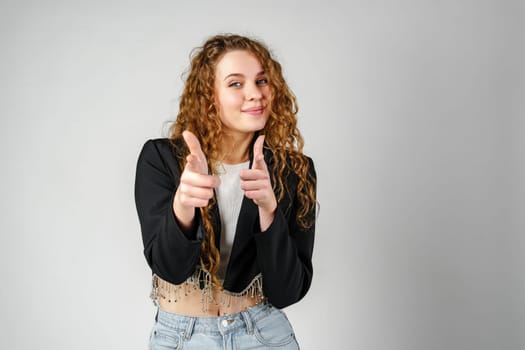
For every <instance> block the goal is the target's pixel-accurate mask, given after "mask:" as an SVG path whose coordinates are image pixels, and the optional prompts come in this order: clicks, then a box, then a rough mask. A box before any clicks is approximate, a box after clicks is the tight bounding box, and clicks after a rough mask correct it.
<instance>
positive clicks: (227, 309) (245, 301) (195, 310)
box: [158, 278, 264, 317]
mask: <svg viewBox="0 0 525 350" xmlns="http://www.w3.org/2000/svg"><path fill="white" fill-rule="evenodd" d="M159 280H160V278H159ZM161 281H162V282H163V283H166V284H168V285H169V283H168V282H166V281H164V280H161ZM172 286H174V285H172ZM174 287H175V286H174ZM212 293H213V298H212V299H211V301H209V302H206V303H204V302H203V294H202V290H200V289H198V288H193V287H190V288H187V289H186V290H185V292H184V293H180V295H179V296H178V298H177V300H176V301H174V300H171V299H170V298H169V297H168V298H165V297H159V300H158V302H159V306H160V308H161V309H162V310H164V311H167V312H172V313H176V314H179V315H185V316H192V317H211V316H223V315H229V314H234V313H238V312H241V311H243V310H245V309H247V308H249V307H252V306H255V305H257V304H260V303H261V302H263V301H264V297H263V296H260V295H242V296H236V295H231V294H227V293H226V292H224V291H223V290H220V289H219V288H214V289H213V291H212Z"/></svg>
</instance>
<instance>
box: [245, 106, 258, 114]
mask: <svg viewBox="0 0 525 350" xmlns="http://www.w3.org/2000/svg"><path fill="white" fill-rule="evenodd" d="M241 112H243V113H248V114H251V115H261V114H262V113H263V112H264V107H263V106H260V107H251V108H246V109H242V110H241Z"/></svg>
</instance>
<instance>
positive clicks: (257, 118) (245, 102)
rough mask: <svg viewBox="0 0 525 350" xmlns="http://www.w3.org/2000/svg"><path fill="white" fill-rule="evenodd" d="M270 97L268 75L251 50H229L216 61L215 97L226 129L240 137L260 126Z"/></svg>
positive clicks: (264, 122)
mask: <svg viewBox="0 0 525 350" xmlns="http://www.w3.org/2000/svg"><path fill="white" fill-rule="evenodd" d="M271 97H272V96H271V92H270V85H269V84H268V79H267V75H266V74H265V72H264V70H263V68H262V66H261V63H260V62H259V60H258V59H257V58H256V57H255V56H254V55H252V54H251V53H250V52H248V51H241V50H236V51H230V52H227V53H226V54H224V56H223V57H222V58H221V59H220V60H219V61H218V63H217V67H216V71H215V99H216V105H217V107H218V110H219V117H220V119H221V122H222V124H223V128H224V130H225V132H226V133H229V134H233V135H234V136H241V137H242V136H246V135H248V134H253V133H254V132H255V131H259V130H262V129H263V128H264V125H265V124H266V121H267V120H268V116H269V115H270V101H271Z"/></svg>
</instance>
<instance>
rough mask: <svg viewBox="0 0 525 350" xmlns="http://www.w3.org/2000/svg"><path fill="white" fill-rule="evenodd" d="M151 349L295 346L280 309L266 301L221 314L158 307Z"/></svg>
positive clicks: (292, 349) (288, 348)
mask: <svg viewBox="0 0 525 350" xmlns="http://www.w3.org/2000/svg"><path fill="white" fill-rule="evenodd" d="M149 343H150V349H151V350H160V349H163V350H167V349H177V350H180V349H185V350H194V349H206V350H214V349H221V350H242V349H253V350H255V349H283V350H298V349H299V345H298V344H297V341H296V340H295V334H294V331H293V329H292V326H291V325H290V322H289V321H288V318H287V317H286V315H285V314H284V312H283V311H281V310H279V309H276V308H275V307H273V306H272V305H271V304H269V303H263V304H259V305H256V306H253V307H250V308H248V309H246V310H245V311H241V312H239V313H236V314H231V315H226V316H220V317H190V316H183V315H179V314H175V313H170V312H166V311H164V310H162V309H160V308H159V309H158V313H157V321H156V322H155V325H154V326H153V329H152V331H151V336H150V341H149Z"/></svg>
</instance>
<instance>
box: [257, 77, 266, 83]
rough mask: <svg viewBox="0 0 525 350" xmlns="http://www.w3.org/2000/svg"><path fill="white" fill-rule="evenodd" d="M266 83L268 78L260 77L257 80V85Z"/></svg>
mask: <svg viewBox="0 0 525 350" xmlns="http://www.w3.org/2000/svg"><path fill="white" fill-rule="evenodd" d="M266 84H268V79H266V78H262V79H258V80H257V85H266Z"/></svg>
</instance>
